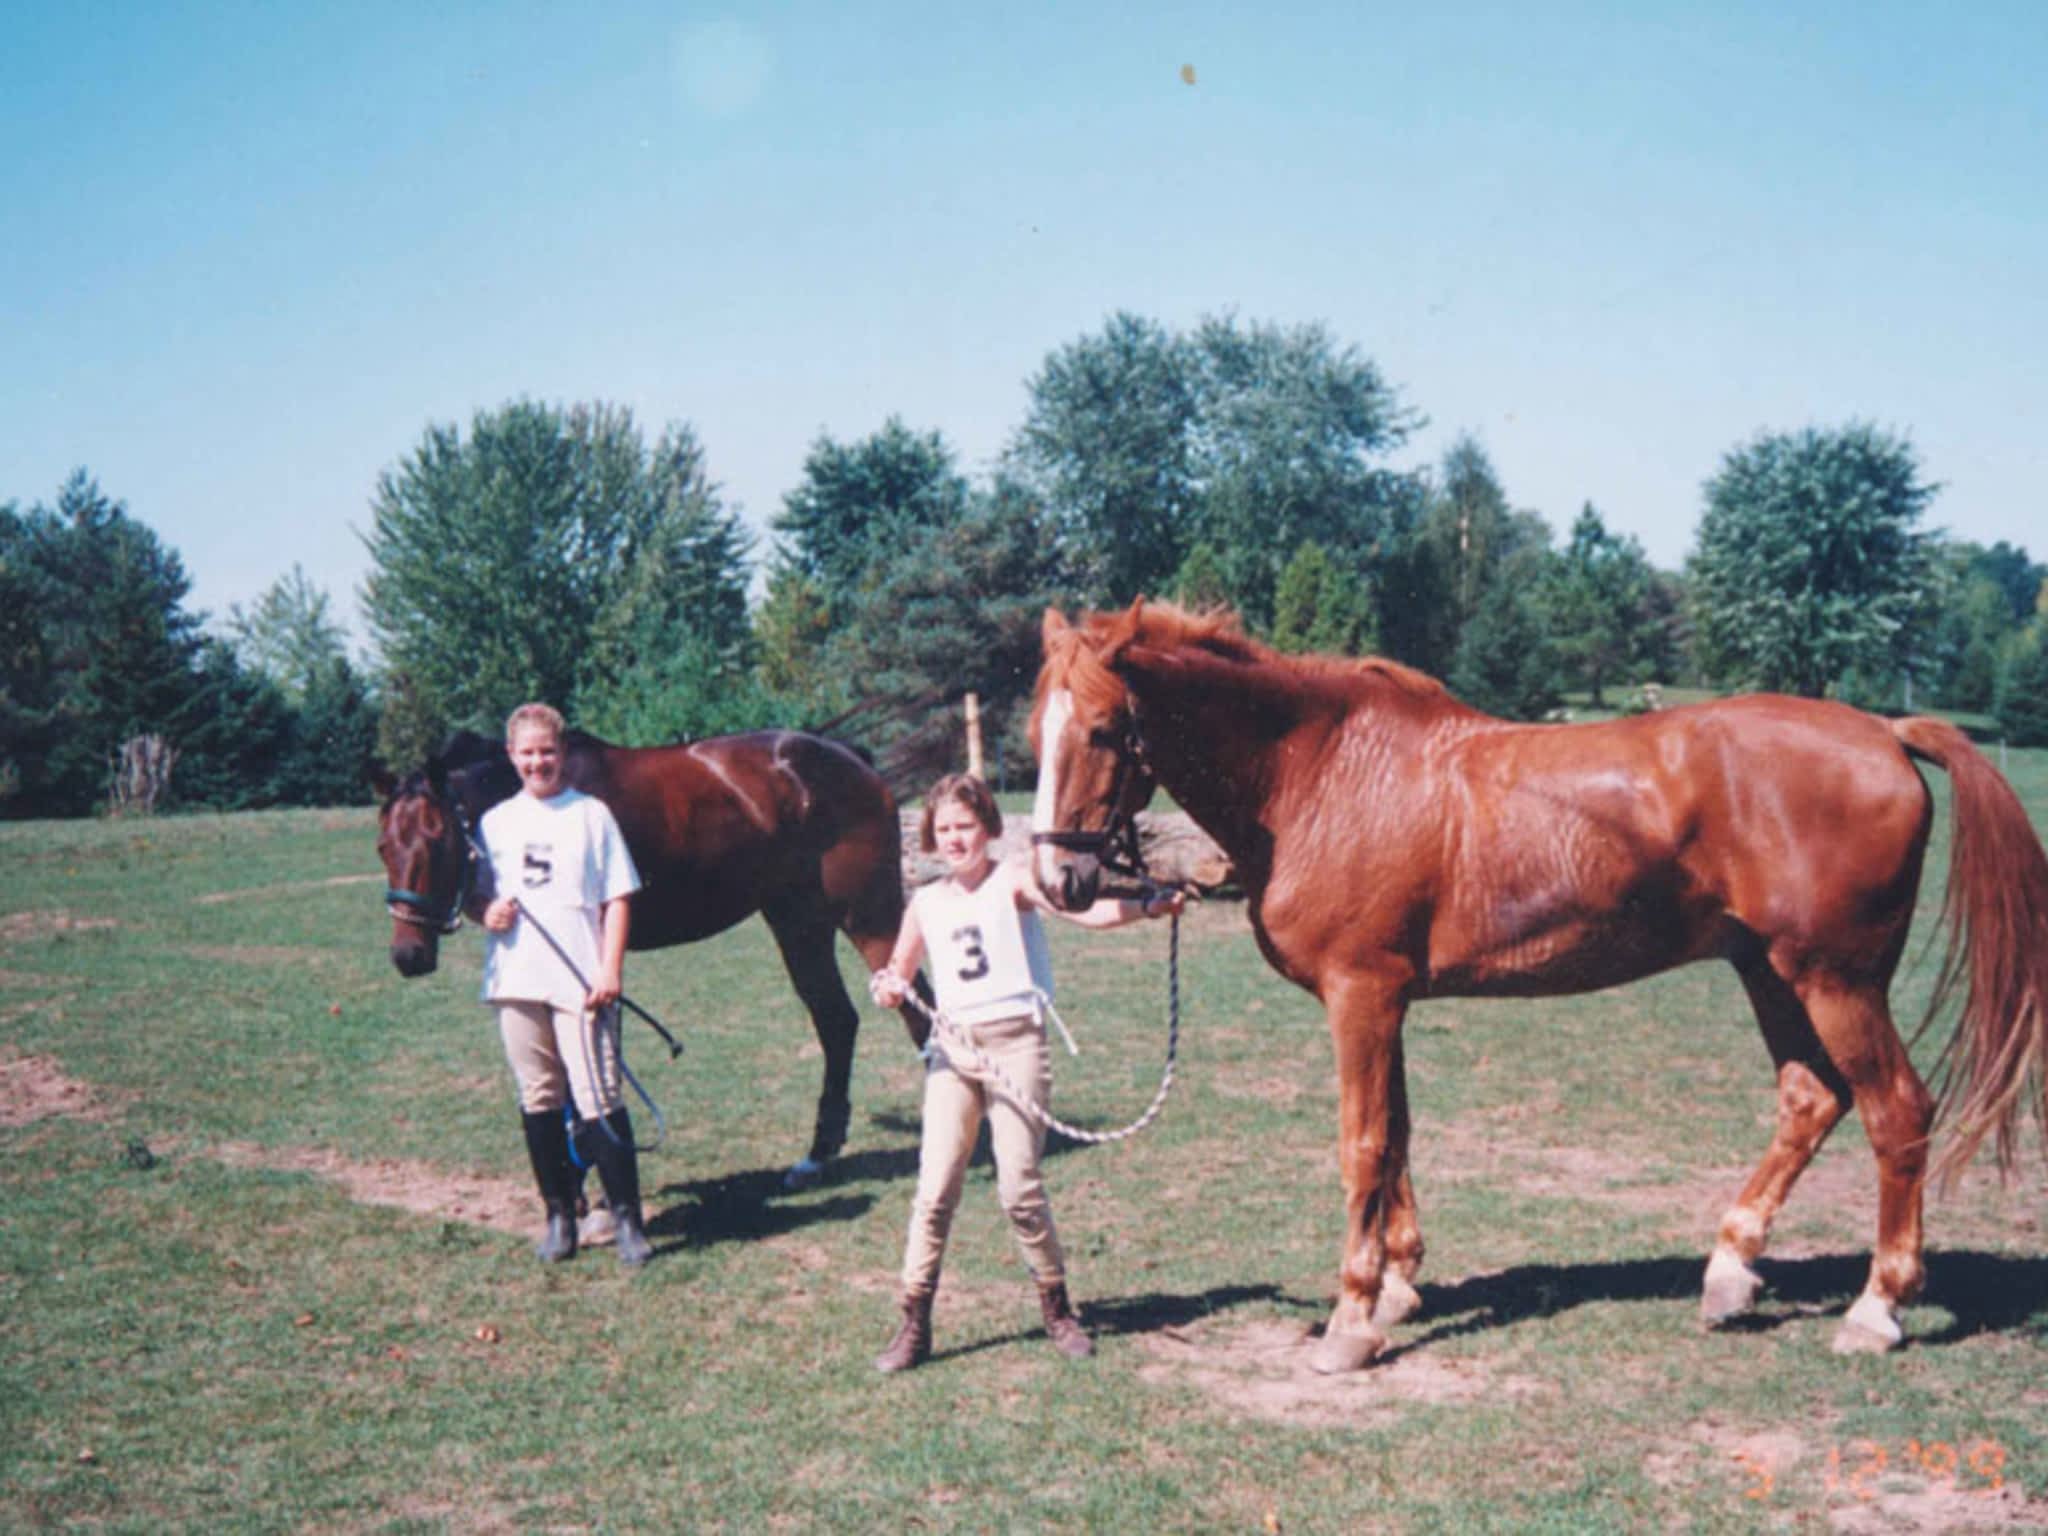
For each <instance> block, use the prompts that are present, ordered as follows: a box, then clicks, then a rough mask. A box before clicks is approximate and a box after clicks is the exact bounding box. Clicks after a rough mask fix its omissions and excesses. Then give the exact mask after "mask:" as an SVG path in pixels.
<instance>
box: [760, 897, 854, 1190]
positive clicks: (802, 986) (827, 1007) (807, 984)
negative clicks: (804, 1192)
mask: <svg viewBox="0 0 2048 1536" xmlns="http://www.w3.org/2000/svg"><path fill="white" fill-rule="evenodd" d="M764 915H765V916H766V917H767V919H768V927H769V930H770V931H771V932H772V933H773V934H774V935H775V942H776V945H777V946H778V947H779V948H780V949H781V951H782V963H783V965H784V967H785V968H786V969H787V970H788V971H789V980H790V984H791V985H792V986H794V987H795V988H796V995H797V997H798V998H799V999H800V1000H801V1001H802V1002H803V1005H804V1007H805V1008H806V1009H808V1010H809V1011H810V1015H811V1028H812V1029H813V1030H815V1031H816V1032H817V1036H818V1044H819V1046H820V1047H821V1048H823V1050H824V1053H825V1084H824V1087H823V1089H822V1090H821V1091H820V1092H819V1094H818V1113H817V1120H816V1122H815V1124H814V1125H813V1128H812V1131H811V1149H810V1151H809V1152H808V1153H806V1154H805V1155H804V1157H803V1159H802V1161H800V1162H798V1163H797V1164H796V1165H795V1166H793V1167H792V1168H790V1170H789V1171H788V1172H787V1173H785V1174H784V1175H783V1176H782V1183H783V1187H784V1188H785V1189H800V1188H802V1187H803V1186H805V1185H807V1184H811V1183H814V1182H815V1181H816V1180H817V1178H818V1176H819V1174H820V1173H821V1172H823V1170H824V1165H825V1164H826V1163H827V1162H829V1161H830V1160H831V1159H832V1158H833V1157H835V1156H837V1155H838V1153H839V1149H840V1148H841V1147H843V1146H845V1145H846V1126H847V1122H848V1120H850V1119H851V1118H852V1115H853V1101H852V1097H851V1087H852V1082H853V1043H854V1037H855V1035H856V1034H857V1033H858V1032H859V1030H860V1014H859V1012H858V1011H857V1010H856V1009H855V1008H854V1006H853V1000H852V999H851V998H849V997H848V996H847V995H846V983H845V982H844V981H842V980H841V979H840V975H839V960H838V957H837V955H836V954H835V953H834V950H833V939H834V932H835V930H834V928H833V925H832V922H831V919H830V918H829V917H828V916H826V915H825V914H823V913H819V912H809V911H804V912H789V911H780V910H778V911H774V912H768V913H765V914H764Z"/></svg>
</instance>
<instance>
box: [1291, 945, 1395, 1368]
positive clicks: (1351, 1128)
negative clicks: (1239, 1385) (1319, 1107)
mask: <svg viewBox="0 0 2048 1536" xmlns="http://www.w3.org/2000/svg"><path fill="white" fill-rule="evenodd" d="M1323 1005H1324V1008H1325V1009H1326V1010H1327V1012H1328V1014H1329V1020H1330V1037H1331V1043H1332V1044H1333V1046H1334V1047H1335V1050H1336V1056H1337V1095H1338V1105H1337V1134H1338V1144H1337V1167H1338V1171H1339V1174H1340V1175H1341V1177H1342V1179H1343V1184H1344V1263H1343V1265H1342V1267H1341V1268H1340V1269H1339V1271H1338V1277H1337V1279H1338V1293H1337V1305H1336V1309H1335V1310H1334V1311H1333V1312H1332V1313H1331V1314H1330V1323H1329V1327H1328V1328H1326V1329H1325V1330H1324V1332H1323V1337H1322V1341H1321V1342H1320V1343H1319V1344H1318V1345H1317V1346H1316V1348H1315V1350H1314V1352H1313V1353H1312V1354H1311V1355H1310V1356H1309V1364H1310V1365H1311V1366H1312V1367H1313V1368H1314V1369H1316V1370H1318V1371H1321V1372H1324V1373H1325V1374H1333V1373H1335V1372H1338V1371H1352V1370H1357V1369H1358V1368H1359V1367H1360V1366H1363V1365H1365V1364H1367V1363H1368V1362H1369V1361H1370V1360H1371V1359H1372V1358H1373V1356H1374V1355H1377V1354H1378V1353H1379V1352H1380V1350H1381V1349H1383V1348H1384V1347H1385V1346H1386V1342H1387V1336H1386V1334H1385V1333H1383V1332H1382V1331H1381V1330H1380V1328H1379V1326H1378V1325H1377V1324H1376V1323H1375V1322H1374V1321H1373V1309H1374V1307H1375V1306H1376V1305H1377V1304H1378V1302H1379V1298H1380V1290H1381V1286H1382V1284H1383V1280H1384V1276H1385V1273H1386V1268H1387V1232H1386V1227H1387V1216H1388V1211H1389V1207H1390V1206H1391V1205H1392V1201H1391V1200H1390V1198H1389V1191H1390V1190H1391V1189H1392V1188H1393V1187H1394V1186H1395V1185H1396V1184H1398V1182H1399V1180H1398V1178H1396V1177H1394V1176H1393V1169H1394V1162H1393V1158H1392V1155H1391V1152H1392V1142H1393V1125H1392V1120H1393V1116H1392V1112H1391V1111H1392V1101H1393V1097H1394V1093H1393V1082H1394V1079H1395V1077H1396V1076H1397V1069H1398V1067H1399V1064H1400V1056H1399V1049H1398V1048H1399V1044H1400V1038H1401V1016H1402V1012H1403V1009H1402V1005H1401V1001H1400V996H1399V993H1398V991H1397V989H1396V988H1394V987H1392V986H1389V985H1386V984H1385V983H1384V982H1382V981H1380V980H1378V979H1377V978H1347V979H1345V980H1344V981H1343V982H1340V983H1335V984H1331V985H1327V986H1326V987H1325V989H1324V997H1323Z"/></svg>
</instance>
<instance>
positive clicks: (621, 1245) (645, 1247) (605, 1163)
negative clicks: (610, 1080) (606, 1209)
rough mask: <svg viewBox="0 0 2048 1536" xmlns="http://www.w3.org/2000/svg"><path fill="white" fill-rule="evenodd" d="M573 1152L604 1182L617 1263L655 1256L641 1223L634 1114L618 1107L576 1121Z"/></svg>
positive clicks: (633, 1263)
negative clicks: (597, 1118) (600, 1116)
mask: <svg viewBox="0 0 2048 1536" xmlns="http://www.w3.org/2000/svg"><path fill="white" fill-rule="evenodd" d="M576 1151H577V1154H578V1155H579V1156H580V1157H581V1158H582V1159H583V1161H584V1162H586V1163H589V1164H592V1165H594V1166H595V1167H596V1169H597V1176H598V1178H599V1179H600V1180H601V1181H602V1182H603V1184H604V1197H605V1200H606V1202H607V1203H608V1204H609V1205H610V1206H611V1208H612V1224H613V1229H614V1232H615V1236H614V1237H613V1239H612V1240H613V1242H615V1243H616V1244H617V1245H618V1249H619V1262H620V1263H621V1264H624V1265H626V1266H627V1267H628V1268H629V1269H637V1268H638V1267H639V1266H640V1265H642V1264H645V1263H646V1262H647V1261H648V1260H649V1259H651V1258H652V1257H654V1247H653V1245H652V1244H651V1243H649V1242H648V1241H647V1232H646V1230H645V1229H644V1228H643V1227H642V1226H641V1224H640V1154H639V1153H638V1152H636V1151H635V1150H634V1148H633V1117H632V1116H631V1115H630V1114H628V1113H627V1112H626V1110H624V1109H623V1108H620V1109H615V1110H613V1111H612V1112H611V1113H610V1114H608V1115H606V1116H605V1117H604V1118H603V1119H602V1120H579V1121H577V1122H576Z"/></svg>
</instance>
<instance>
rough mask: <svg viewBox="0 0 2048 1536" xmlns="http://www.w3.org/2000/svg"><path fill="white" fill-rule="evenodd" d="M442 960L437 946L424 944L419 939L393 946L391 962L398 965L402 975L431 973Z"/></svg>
mask: <svg viewBox="0 0 2048 1536" xmlns="http://www.w3.org/2000/svg"><path fill="white" fill-rule="evenodd" d="M440 960H441V957H440V955H439V954H438V953H437V946H435V945H432V944H422V943H420V942H419V941H418V940H413V941H411V942H409V943H405V944H393V945H392V946H391V963H392V964H393V965H395V966H397V967H398V974H399V975H401V976H408V977H410V976H427V975H431V974H432V973H433V970H434V967H435V966H436V965H438V964H440Z"/></svg>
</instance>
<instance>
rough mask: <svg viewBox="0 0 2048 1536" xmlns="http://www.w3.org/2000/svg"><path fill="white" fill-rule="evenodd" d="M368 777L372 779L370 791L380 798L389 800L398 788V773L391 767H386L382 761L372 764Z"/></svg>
mask: <svg viewBox="0 0 2048 1536" xmlns="http://www.w3.org/2000/svg"><path fill="white" fill-rule="evenodd" d="M368 778H369V780H370V793H371V794H373V795H375V796H376V797H377V798H378V799H379V800H389V799H390V798H391V792H392V791H393V790H395V789H397V788H398V775H397V774H395V773H393V772H392V771H391V770H390V769H389V768H386V767H385V766H384V765H383V764H382V763H372V764H370V772H369V774H368Z"/></svg>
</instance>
